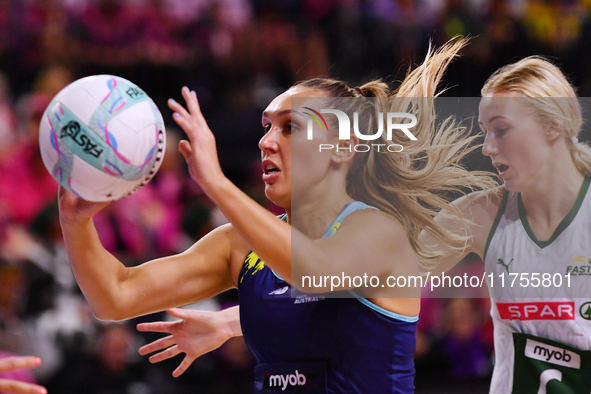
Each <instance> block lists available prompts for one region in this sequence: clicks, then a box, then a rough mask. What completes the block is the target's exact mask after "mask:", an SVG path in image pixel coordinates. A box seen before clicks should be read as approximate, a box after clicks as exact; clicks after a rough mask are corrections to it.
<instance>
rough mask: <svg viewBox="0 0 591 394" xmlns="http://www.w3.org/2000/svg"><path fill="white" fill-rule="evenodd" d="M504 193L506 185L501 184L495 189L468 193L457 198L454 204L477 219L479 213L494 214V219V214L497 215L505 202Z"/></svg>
mask: <svg viewBox="0 0 591 394" xmlns="http://www.w3.org/2000/svg"><path fill="white" fill-rule="evenodd" d="M504 195H505V186H503V185H501V186H497V187H495V188H493V189H487V190H480V191H476V192H472V193H470V194H467V195H465V196H463V197H460V198H458V199H457V200H455V201H454V202H453V203H452V205H453V206H454V207H456V208H458V209H460V210H461V211H462V213H464V214H466V215H467V214H470V216H474V219H477V217H478V216H479V214H486V216H487V217H489V216H490V214H494V215H493V220H494V216H496V214H497V212H498V211H499V207H500V206H501V204H502V202H503V196H504Z"/></svg>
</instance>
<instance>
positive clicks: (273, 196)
mask: <svg viewBox="0 0 591 394" xmlns="http://www.w3.org/2000/svg"><path fill="white" fill-rule="evenodd" d="M265 196H267V198H268V199H269V201H271V202H272V203H273V204H275V205H277V206H278V207H281V208H283V209H287V208H288V207H289V206H290V205H291V193H289V191H285V190H281V188H279V187H277V185H274V184H271V185H269V184H266V185H265Z"/></svg>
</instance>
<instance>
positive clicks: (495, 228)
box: [482, 189, 509, 261]
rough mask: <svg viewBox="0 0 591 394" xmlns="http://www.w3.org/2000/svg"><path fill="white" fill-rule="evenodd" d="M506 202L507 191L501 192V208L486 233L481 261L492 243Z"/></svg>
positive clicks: (507, 197) (507, 198)
mask: <svg viewBox="0 0 591 394" xmlns="http://www.w3.org/2000/svg"><path fill="white" fill-rule="evenodd" d="M507 200H509V192H508V191H507V189H505V191H504V192H503V201H502V202H501V206H500V207H499V212H497V216H496V217H495V221H494V222H493V225H492V227H491V228H490V232H489V233H488V238H487V239H486V246H485V247H484V254H483V255H482V261H484V260H485V259H486V252H488V246H489V245H490V241H492V239H493V236H494V235H495V231H497V227H498V225H499V222H500V221H501V217H502V216H503V213H504V212H505V206H506V205H507Z"/></svg>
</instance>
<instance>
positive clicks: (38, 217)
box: [0, 0, 591, 394]
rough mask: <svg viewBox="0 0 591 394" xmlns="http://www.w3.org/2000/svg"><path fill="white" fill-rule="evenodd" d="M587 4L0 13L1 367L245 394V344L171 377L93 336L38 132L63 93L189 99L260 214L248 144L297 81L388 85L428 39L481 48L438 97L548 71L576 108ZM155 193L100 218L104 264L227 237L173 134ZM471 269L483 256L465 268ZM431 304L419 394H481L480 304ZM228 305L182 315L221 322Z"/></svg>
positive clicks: (583, 73)
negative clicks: (72, 89)
mask: <svg viewBox="0 0 591 394" xmlns="http://www.w3.org/2000/svg"><path fill="white" fill-rule="evenodd" d="M590 9H591V1H590V0H543V1H529V0H507V1H505V0H326V1H320V0H276V1H271V0H152V1H150V0H128V1H123V0H122V1H116V0H0V357H5V356H7V355H9V354H34V355H38V356H40V357H41V358H42V360H43V365H42V366H41V367H40V368H39V369H38V370H36V371H35V376H32V375H30V376H27V375H26V374H24V375H23V376H24V377H23V379H29V380H33V379H35V380H36V381H37V382H39V383H41V384H44V385H47V387H48V388H49V390H50V391H49V392H50V393H56V394H57V393H59V394H68V393H85V394H94V393H96V394H99V393H114V394H118V393H127V394H156V393H163V394H166V393H179V394H181V393H189V392H191V393H213V394H216V393H220V394H222V393H234V394H236V393H250V392H252V388H251V387H252V381H253V373H252V368H253V365H254V360H253V358H252V356H251V355H250V354H249V352H248V350H247V349H246V347H245V345H244V342H243V341H242V339H240V338H238V339H234V340H232V341H230V342H229V343H227V344H226V345H225V346H224V347H223V348H221V349H219V350H218V351H216V352H214V353H212V354H209V355H207V356H204V357H202V358H201V359H199V360H198V361H197V362H196V363H195V364H194V366H193V367H192V368H190V370H189V371H188V372H187V373H186V374H185V375H183V376H182V377H181V378H178V379H173V378H172V377H171V373H172V371H173V370H174V367H175V366H176V365H177V364H178V363H179V362H180V357H177V358H176V359H173V360H169V361H168V362H164V363H161V364H157V365H151V364H149V363H148V362H147V360H146V358H141V357H140V356H138V355H137V349H138V347H139V346H140V345H141V344H144V343H146V342H148V341H151V340H153V339H154V338H155V336H153V335H148V334H144V335H140V334H139V333H138V332H137V331H136V330H135V328H134V327H135V323H137V322H138V321H154V320H158V319H162V318H164V316H163V315H152V316H147V317H145V318H142V319H135V320H134V321H132V322H124V323H119V324H107V323H104V322H98V321H97V320H96V319H95V318H94V317H93V315H92V313H91V312H90V311H89V308H88V306H87V304H86V302H85V301H84V298H83V297H82V295H81V293H80V290H79V289H78V287H77V285H76V283H75V281H74V278H73V276H72V273H71V270H70V267H69V263H68V258H67V255H66V253H65V251H64V246H63V241H62V238H61V233H60V227H59V221H58V212H57V207H56V193H57V183H56V182H55V181H54V180H53V179H52V178H51V176H50V175H49V174H48V172H47V171H46V169H45V168H44V166H43V163H42V161H41V158H40V156H39V150H38V140H37V136H38V125H39V120H40V118H41V116H42V114H43V111H44V110H45V107H46V106H47V104H48V103H49V101H50V100H51V98H52V97H53V96H54V95H55V94H56V93H57V92H58V91H59V90H60V89H61V88H62V87H64V86H65V85H67V84H68V83H69V82H71V81H73V80H75V79H77V78H80V77H83V76H87V75H92V74H115V75H119V76H122V77H124V78H127V79H129V80H131V81H133V82H135V83H136V84H137V85H139V86H140V87H141V88H143V89H144V90H145V91H146V92H147V93H148V94H149V95H150V96H151V97H152V98H153V99H154V100H155V102H156V103H157V104H158V106H159V107H160V109H161V111H162V112H163V115H164V118H165V120H167V122H168V120H170V119H171V113H170V111H169V110H168V109H167V107H166V104H165V103H166V99H168V98H169V97H173V98H176V99H177V101H180V88H181V87H182V86H184V85H187V86H189V87H190V88H191V89H195V90H196V91H197V94H198V97H199V99H200V102H201V106H202V109H203V111H204V114H205V117H206V119H207V120H208V123H209V125H210V127H211V129H212V130H213V131H214V132H215V134H216V137H217V139H218V148H219V152H220V160H221V162H222V166H223V169H224V171H225V172H226V174H227V175H228V176H229V178H230V179H231V180H233V181H234V182H235V183H236V184H237V185H238V186H240V187H241V188H242V189H243V190H245V191H247V192H248V193H249V194H250V195H251V196H252V197H253V198H255V199H256V200H257V201H260V203H261V204H263V205H265V206H267V207H268V208H269V209H270V210H272V211H274V212H279V211H278V210H277V208H276V207H274V206H271V205H269V203H268V202H266V201H265V198H264V194H263V188H262V186H263V185H262V182H261V178H260V175H261V168H260V163H259V161H258V160H259V151H258V148H257V142H258V140H259V139H260V137H261V136H262V134H263V131H262V128H261V126H260V113H261V110H262V109H264V107H265V106H266V105H267V104H268V102H269V101H270V100H271V99H272V98H273V97H275V96H276V95H277V94H279V93H281V92H282V91H284V90H285V89H286V88H288V87H289V86H290V85H291V84H293V83H294V82H296V81H298V80H301V79H306V78H311V77H317V76H332V77H337V78H340V79H344V80H347V81H350V82H351V83H354V84H355V83H362V82H366V81H368V80H370V79H373V78H382V79H384V80H385V81H387V82H388V83H390V84H391V85H392V86H393V87H395V86H396V83H397V81H399V80H401V79H402V78H403V77H404V75H405V73H406V71H407V69H408V67H409V66H411V65H412V64H416V63H418V62H420V61H421V59H422V57H423V56H424V55H425V52H426V49H427V47H428V44H429V40H432V42H433V43H434V44H435V45H440V44H442V43H444V42H445V41H447V40H448V39H450V38H451V37H453V36H455V35H458V34H459V35H469V36H471V37H474V38H473V40H472V43H471V44H470V45H469V47H467V48H466V49H465V50H464V51H463V53H462V58H461V59H459V60H458V61H456V62H454V63H453V64H452V66H451V67H450V69H449V72H448V73H447V74H446V77H445V81H444V86H447V87H448V88H449V89H448V90H447V91H446V92H445V95H448V96H455V97H458V96H475V97H477V96H479V92H480V87H481V86H482V84H483V82H484V81H485V79H486V78H487V77H488V76H489V75H490V74H491V73H492V72H493V71H494V70H496V69H497V68H498V67H500V66H502V65H505V64H507V63H509V62H512V61H515V60H517V59H520V58H522V57H524V56H527V55H532V54H539V55H545V56H548V57H549V58H550V59H552V60H553V61H554V62H555V63H557V64H558V65H559V66H561V67H562V69H563V70H564V71H565V73H566V74H567V75H568V76H569V78H570V79H571V80H572V82H573V84H574V85H575V86H576V87H578V92H579V94H580V95H581V96H589V95H590V93H591V45H590V44H589V43H590V42H591V18H590V15H591V14H590V12H589V10H590ZM167 130H168V131H167V138H168V142H169V144H168V149H167V152H166V156H165V159H164V162H163V165H162V167H161V169H160V171H159V173H158V174H157V176H156V177H155V178H154V180H153V181H152V182H151V183H150V184H149V185H147V186H146V187H144V188H143V189H142V190H140V191H139V192H138V193H136V194H135V195H133V196H131V197H128V198H125V199H123V200H121V201H117V202H115V203H112V204H111V205H110V206H109V207H108V208H106V209H105V210H103V211H102V212H101V213H100V214H99V215H97V217H96V219H95V223H96V226H97V228H98V230H99V233H100V237H101V239H102V241H103V244H104V245H105V246H106V248H107V249H108V250H109V251H111V252H112V253H115V254H116V255H117V256H118V257H120V259H121V260H122V261H124V262H125V264H127V265H129V266H133V265H136V264H138V263H140V262H143V261H146V260H148V259H151V258H155V257H159V256H162V255H167V254H171V253H176V252H179V251H182V250H184V249H185V248H187V247H188V246H189V245H190V244H192V243H193V242H195V241H196V240H198V239H199V237H200V236H202V235H203V234H204V233H206V232H207V231H209V230H210V229H212V228H213V227H215V226H218V225H220V224H222V223H224V221H225V219H224V218H223V216H222V215H221V214H220V212H219V211H217V210H216V209H215V207H214V206H213V205H212V204H211V202H210V201H208V199H207V198H206V197H205V196H204V195H203V193H202V192H201V190H200V189H199V187H198V186H197V185H196V184H195V183H194V182H192V181H191V180H190V178H189V177H188V174H187V171H186V168H185V164H184V161H183V159H182V156H181V155H180V154H179V153H178V151H177V149H176V144H177V143H178V140H179V138H181V134H180V132H179V130H178V129H176V128H175V126H174V125H173V123H172V122H170V124H169V125H168V129H167ZM470 261H471V262H472V263H473V264H475V265H476V266H477V265H478V264H479V262H478V261H477V259H476V258H473V257H470ZM479 297H481V298H478V297H476V298H470V299H468V298H464V299H424V300H423V307H422V312H421V320H420V323H419V335H418V347H417V378H416V385H417V388H418V389H417V392H418V393H446V392H450V393H451V392H456V393H457V392H461V391H462V390H465V391H466V392H471V393H477V392H488V382H489V378H490V373H491V369H492V360H493V354H492V324H491V321H490V318H489V315H488V312H489V308H490V303H489V301H488V300H487V299H486V294H484V293H483V294H481V295H479ZM236 302H237V298H236V294H235V293H234V292H228V293H225V294H223V295H221V296H219V297H217V298H216V299H215V300H213V301H211V302H207V303H204V304H201V305H195V306H191V307H194V308H203V309H210V310H215V309H218V308H223V307H227V306H229V305H232V304H235V303H236Z"/></svg>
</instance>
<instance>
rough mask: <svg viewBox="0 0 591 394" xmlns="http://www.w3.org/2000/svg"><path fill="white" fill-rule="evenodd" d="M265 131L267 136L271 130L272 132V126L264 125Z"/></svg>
mask: <svg viewBox="0 0 591 394" xmlns="http://www.w3.org/2000/svg"><path fill="white" fill-rule="evenodd" d="M263 130H264V131H265V134H266V133H268V132H269V130H271V125H270V124H266V125H263Z"/></svg>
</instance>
